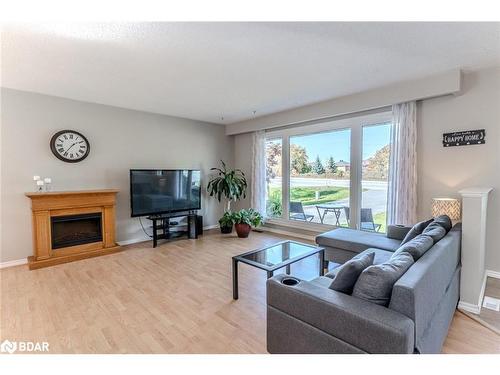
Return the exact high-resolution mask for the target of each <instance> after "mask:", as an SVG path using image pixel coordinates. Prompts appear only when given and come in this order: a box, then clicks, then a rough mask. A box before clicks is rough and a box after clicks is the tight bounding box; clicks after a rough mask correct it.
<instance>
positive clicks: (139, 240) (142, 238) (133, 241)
mask: <svg viewBox="0 0 500 375" xmlns="http://www.w3.org/2000/svg"><path fill="white" fill-rule="evenodd" d="M146 241H151V238H149V237H141V238H132V239H130V240H123V241H117V242H116V243H117V244H118V245H120V246H125V245H132V244H134V243H139V242H146Z"/></svg>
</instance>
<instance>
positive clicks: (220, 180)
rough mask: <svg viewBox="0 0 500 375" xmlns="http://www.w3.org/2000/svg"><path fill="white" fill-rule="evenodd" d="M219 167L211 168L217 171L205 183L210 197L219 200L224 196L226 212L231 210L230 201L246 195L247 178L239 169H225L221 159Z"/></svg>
mask: <svg viewBox="0 0 500 375" xmlns="http://www.w3.org/2000/svg"><path fill="white" fill-rule="evenodd" d="M221 164H222V167H221V168H211V169H210V170H211V171H217V176H216V177H214V178H212V179H211V180H210V181H209V182H208V185H207V191H208V193H209V194H210V196H211V197H216V198H217V200H218V201H219V202H220V201H221V200H222V198H223V197H224V198H226V199H227V200H228V201H227V206H226V210H225V211H226V212H229V211H230V210H231V201H237V200H238V199H241V198H245V197H246V191H247V180H246V178H245V174H244V173H243V172H242V171H241V170H240V169H233V170H230V169H227V167H226V163H224V162H223V161H222V160H221Z"/></svg>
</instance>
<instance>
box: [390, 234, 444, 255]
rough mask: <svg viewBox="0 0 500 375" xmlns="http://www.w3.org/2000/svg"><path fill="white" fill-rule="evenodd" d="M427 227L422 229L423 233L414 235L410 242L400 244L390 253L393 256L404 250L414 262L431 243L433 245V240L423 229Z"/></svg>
mask: <svg viewBox="0 0 500 375" xmlns="http://www.w3.org/2000/svg"><path fill="white" fill-rule="evenodd" d="M441 229H443V228H441ZM426 230H427V228H426V229H425V230H424V233H423V234H419V235H418V236H417V237H415V238H414V239H413V240H411V241H410V242H407V243H405V244H404V245H402V246H401V247H400V248H399V249H397V250H396V251H395V252H394V254H393V255H392V256H393V257H394V256H396V255H397V254H399V253H401V252H403V251H406V252H407V253H409V254H410V255H411V256H412V257H413V260H414V261H415V262H416V261H417V260H418V258H420V257H421V256H422V255H424V254H425V252H426V251H427V250H429V249H430V248H431V247H432V245H434V240H433V239H432V237H431V236H428V235H427V234H426V233H425V231H426Z"/></svg>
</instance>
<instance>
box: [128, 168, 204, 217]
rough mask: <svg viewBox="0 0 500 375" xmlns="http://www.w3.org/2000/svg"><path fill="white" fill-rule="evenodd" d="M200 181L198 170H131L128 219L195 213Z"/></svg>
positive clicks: (198, 205) (199, 192) (197, 207)
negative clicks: (129, 213)
mask: <svg viewBox="0 0 500 375" xmlns="http://www.w3.org/2000/svg"><path fill="white" fill-rule="evenodd" d="M200 182H201V181H200V171H198V170H190V169H131V170H130V204H131V209H132V212H131V216H132V217H137V216H147V215H156V214H168V213H174V212H180V211H192V210H199V209H200V208H201V183H200Z"/></svg>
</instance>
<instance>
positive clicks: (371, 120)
mask: <svg viewBox="0 0 500 375" xmlns="http://www.w3.org/2000/svg"><path fill="white" fill-rule="evenodd" d="M387 122H392V112H391V111H386V110H385V111H381V112H377V113H371V114H362V115H358V116H350V117H346V118H337V119H327V120H318V121H314V122H310V123H307V124H302V125H297V126H293V127H287V128H281V129H278V130H269V131H266V141H267V140H268V139H269V140H271V139H276V138H281V145H282V151H281V155H282V156H281V174H282V178H281V189H282V190H281V191H282V206H283V209H282V215H281V217H272V218H271V217H270V218H266V222H268V223H270V224H275V225H280V226H286V227H291V228H299V229H305V230H312V231H318V232H321V231H327V230H331V229H334V228H337V227H336V226H335V225H330V224H321V223H313V222H300V221H297V220H291V219H289V207H290V137H294V136H304V135H311V134H318V133H326V132H331V131H336V130H346V129H350V131H351V145H350V146H351V147H350V152H351V153H350V163H351V168H350V183H349V206H350V207H351V210H350V214H351V220H350V224H349V227H350V228H353V229H357V228H359V227H360V223H359V221H360V217H359V216H360V209H361V203H362V199H361V196H362V188H361V179H362V163H363V158H362V154H363V127H364V126H373V125H379V124H382V123H387Z"/></svg>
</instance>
